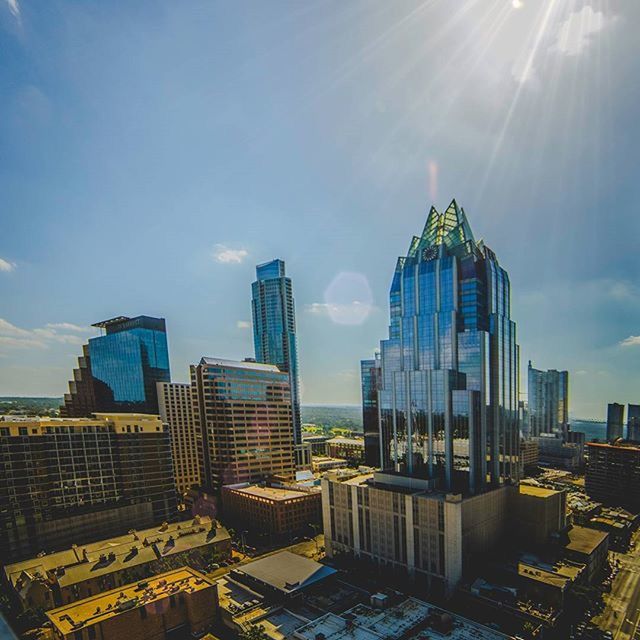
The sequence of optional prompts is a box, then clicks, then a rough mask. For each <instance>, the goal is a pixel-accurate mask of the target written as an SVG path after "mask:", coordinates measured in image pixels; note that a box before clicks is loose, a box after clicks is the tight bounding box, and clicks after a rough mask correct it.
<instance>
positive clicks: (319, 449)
mask: <svg viewBox="0 0 640 640" xmlns="http://www.w3.org/2000/svg"><path fill="white" fill-rule="evenodd" d="M327 440H329V436H325V435H323V434H321V433H305V432H304V431H303V432H302V442H304V443H306V444H309V445H311V454H312V455H314V456H326V455H327Z"/></svg>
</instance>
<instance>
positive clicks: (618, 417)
mask: <svg viewBox="0 0 640 640" xmlns="http://www.w3.org/2000/svg"><path fill="white" fill-rule="evenodd" d="M623 437H624V405H623V404H618V403H617V402H612V403H611V404H608V405H607V441H608V442H613V441H614V440H618V439H619V438H623Z"/></svg>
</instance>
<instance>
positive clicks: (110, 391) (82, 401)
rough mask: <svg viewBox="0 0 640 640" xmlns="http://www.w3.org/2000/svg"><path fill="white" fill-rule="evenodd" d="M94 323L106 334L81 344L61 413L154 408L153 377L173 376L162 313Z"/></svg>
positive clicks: (149, 410)
mask: <svg viewBox="0 0 640 640" xmlns="http://www.w3.org/2000/svg"><path fill="white" fill-rule="evenodd" d="M92 326H94V327H97V328H99V329H102V330H104V334H103V335H101V336H98V337H96V338H90V339H89V342H88V344H87V345H85V346H84V347H83V355H82V356H81V357H80V358H79V359H78V368H77V369H75V370H74V372H73V376H74V379H73V380H72V381H71V382H69V393H66V394H65V396H64V405H63V406H62V407H61V408H60V413H61V415H62V416H64V417H87V416H90V415H92V414H93V413H96V412H107V413H111V412H121V413H147V414H157V413H158V396H157V390H156V382H168V381H169V380H170V379H171V375H170V371H169V351H168V347H167V332H166V326H165V321H164V319H163V318H151V317H149V316H138V317H136V318H127V317H124V316H121V317H117V318H112V319H111V320H105V321H104V322H97V323H96V324H94V325H92Z"/></svg>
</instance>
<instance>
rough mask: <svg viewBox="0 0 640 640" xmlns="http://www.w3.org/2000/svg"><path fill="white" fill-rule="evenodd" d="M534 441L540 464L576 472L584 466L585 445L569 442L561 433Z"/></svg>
mask: <svg viewBox="0 0 640 640" xmlns="http://www.w3.org/2000/svg"><path fill="white" fill-rule="evenodd" d="M533 440H534V441H535V442H536V443H537V445H538V460H539V462H540V464H543V465H549V466H550V467H555V468H559V469H568V470H571V471H575V470H577V469H581V468H582V467H583V465H584V444H580V442H568V441H567V440H566V439H565V437H564V436H563V435H562V434H560V433H544V434H541V435H540V436H539V437H537V438H533Z"/></svg>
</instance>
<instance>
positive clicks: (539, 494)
mask: <svg viewBox="0 0 640 640" xmlns="http://www.w3.org/2000/svg"><path fill="white" fill-rule="evenodd" d="M519 489H520V493H521V494H522V495H523V496H534V497H536V498H550V497H551V496H555V495H557V494H559V493H560V491H556V490H554V489H545V488H544V487H536V486H534V485H531V484H521V485H520V487H519Z"/></svg>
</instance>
